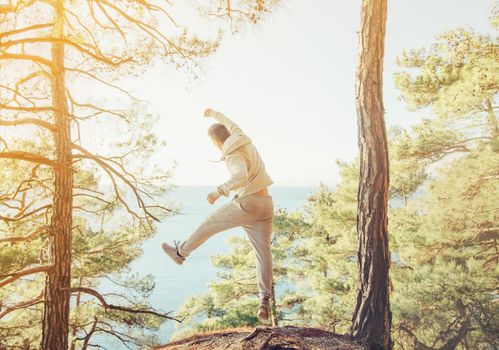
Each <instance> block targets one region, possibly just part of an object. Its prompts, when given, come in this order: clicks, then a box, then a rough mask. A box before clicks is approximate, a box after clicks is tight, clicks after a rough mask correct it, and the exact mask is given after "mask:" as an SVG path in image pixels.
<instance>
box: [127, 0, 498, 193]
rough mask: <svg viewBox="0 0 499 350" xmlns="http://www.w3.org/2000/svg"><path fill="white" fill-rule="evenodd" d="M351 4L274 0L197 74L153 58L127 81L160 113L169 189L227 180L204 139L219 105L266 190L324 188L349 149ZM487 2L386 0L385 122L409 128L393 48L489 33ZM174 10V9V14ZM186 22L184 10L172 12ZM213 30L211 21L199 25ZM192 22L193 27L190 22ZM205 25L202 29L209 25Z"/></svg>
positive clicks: (350, 155) (353, 50)
mask: <svg viewBox="0 0 499 350" xmlns="http://www.w3.org/2000/svg"><path fill="white" fill-rule="evenodd" d="M360 3H361V1H360V0H348V1H345V0H315V1H310V0H284V2H283V4H282V5H281V6H280V7H279V8H278V9H277V10H276V11H275V12H274V13H272V14H271V15H269V16H268V17H267V18H266V19H265V20H264V21H263V22H261V23H260V24H258V25H256V26H254V25H249V26H245V27H244V28H243V29H242V30H241V31H239V32H238V33H235V34H231V33H230V31H229V32H227V33H226V35H225V36H224V38H223V40H222V42H221V46H220V48H219V49H218V50H217V51H216V52H215V53H214V54H213V55H211V56H210V57H209V58H208V59H207V60H205V61H204V62H203V66H202V69H203V73H202V74H201V76H200V77H199V78H198V79H194V78H193V76H192V75H190V74H187V73H186V72H185V71H179V70H175V69H174V68H173V67H171V65H168V64H166V63H165V62H162V63H161V62H160V63H158V64H156V65H154V66H152V67H151V68H150V69H148V71H146V72H145V73H144V74H143V75H141V76H140V77H138V78H137V79H136V80H135V81H134V83H133V89H132V90H134V91H135V95H137V96H138V97H140V98H143V99H146V100H148V101H150V109H151V111H152V112H153V113H156V114H158V115H159V116H160V118H159V121H158V124H157V125H156V127H155V128H156V132H157V134H158V135H160V136H161V137H162V138H164V139H165V140H166V142H167V146H166V148H165V149H163V150H161V152H159V153H158V154H157V155H156V157H157V159H158V160H159V161H160V162H161V163H162V164H164V165H169V166H170V167H174V171H173V174H174V177H173V179H171V182H172V183H173V184H176V185H213V186H216V185H219V184H221V183H223V182H225V181H226V180H228V178H229V177H230V175H229V173H228V171H227V169H226V167H225V164H224V163H223V162H220V163H212V162H210V161H209V160H216V159H219V157H220V151H219V150H218V149H217V148H215V146H214V145H213V144H212V143H211V141H210V140H209V138H208V136H207V130H208V127H209V126H210V125H211V124H212V123H214V122H215V121H214V120H213V119H209V118H203V111H204V109H205V108H213V109H216V110H219V111H221V112H222V113H224V114H225V115H227V116H228V117H229V118H231V119H233V120H234V121H235V122H236V123H238V124H239V126H240V127H241V128H242V129H243V131H244V132H245V133H246V134H247V135H248V136H249V137H250V138H251V139H252V141H253V143H254V145H255V146H256V147H257V149H258V152H259V153H260V155H261V157H262V159H263V161H264V163H265V166H266V169H267V172H268V174H269V175H270V177H271V178H272V179H273V180H274V186H318V185H319V184H320V183H323V184H326V185H328V186H333V185H334V184H336V183H337V182H338V180H339V174H338V167H337V165H336V162H335V161H336V160H337V159H338V160H342V161H351V160H353V159H354V157H355V156H356V155H357V154H358V146H357V117H356V113H355V100H354V88H355V86H354V74H355V66H356V61H357V48H358V40H357V30H358V28H359V13H360ZM492 4H493V1H490V0H438V1H436V0H418V1H412V0H392V1H389V6H388V15H387V32H386V42H385V45H386V46H385V61H384V83H383V84H384V105H385V110H386V115H385V118H386V119H385V120H386V124H387V127H389V126H391V125H400V126H403V127H409V126H410V125H411V124H414V123H416V122H417V121H418V120H420V118H421V117H422V116H423V114H422V113H428V112H427V111H426V112H409V111H407V109H406V106H405V104H404V103H403V101H400V100H399V95H400V94H399V92H398V91H397V89H396V88H395V86H394V83H393V74H394V73H395V72H397V71H398V70H399V69H398V68H397V66H396V64H395V58H396V56H397V55H399V54H400V53H401V51H402V49H411V48H420V47H423V46H426V47H428V46H429V45H431V44H432V43H433V42H434V41H435V35H436V34H438V33H439V32H442V31H445V30H449V29H452V28H455V27H457V26H464V27H467V28H473V29H474V30H476V31H479V32H490V31H491V29H490V27H489V22H488V18H489V13H490V8H491V6H492ZM179 13H182V12H181V11H180V12H179ZM176 20H177V22H179V24H181V25H186V26H187V27H189V24H190V23H189V16H185V20H184V21H183V20H182V17H181V16H180V18H179V17H176ZM208 25H209V26H213V23H210V24H208ZM199 28H202V26H199ZM211 28H212V27H211Z"/></svg>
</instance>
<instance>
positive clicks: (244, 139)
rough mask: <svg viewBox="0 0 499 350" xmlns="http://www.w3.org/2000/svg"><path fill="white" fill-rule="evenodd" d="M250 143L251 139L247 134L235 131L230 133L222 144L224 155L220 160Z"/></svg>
mask: <svg viewBox="0 0 499 350" xmlns="http://www.w3.org/2000/svg"><path fill="white" fill-rule="evenodd" d="M249 143H251V139H250V138H249V137H248V136H247V135H245V134H240V133H234V134H232V135H230V136H229V137H227V139H226V140H225V142H224V144H223V146H222V157H221V158H220V159H219V160H218V161H222V160H224V159H225V157H226V156H227V155H228V154H231V153H232V152H234V151H235V150H237V149H238V148H240V147H243V146H246V145H247V144H249Z"/></svg>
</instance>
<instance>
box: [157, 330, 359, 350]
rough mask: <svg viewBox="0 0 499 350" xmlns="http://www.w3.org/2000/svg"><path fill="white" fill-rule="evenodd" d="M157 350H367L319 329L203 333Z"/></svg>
mask: <svg viewBox="0 0 499 350" xmlns="http://www.w3.org/2000/svg"><path fill="white" fill-rule="evenodd" d="M155 349H156V350H187V349H189V350H194V349H196V350H215V349H216V350H218V349H231V350H365V348H364V347H362V346H361V345H359V344H357V343H355V342H353V341H352V340H350V339H349V338H348V337H346V336H344V335H340V334H336V333H331V332H327V331H324V330H320V329H317V328H304V327H294V326H285V327H276V328H272V327H257V328H239V329H231V330H224V331H218V332H212V333H203V334H197V335H193V336H190V337H188V338H185V339H180V340H177V341H174V342H171V343H169V344H166V345H163V346H160V347H157V348H155Z"/></svg>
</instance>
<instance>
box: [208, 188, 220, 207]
mask: <svg viewBox="0 0 499 350" xmlns="http://www.w3.org/2000/svg"><path fill="white" fill-rule="evenodd" d="M219 197H220V193H218V191H216V190H215V191H213V192H211V193H210V194H208V197H206V199H207V200H208V203H210V204H213V203H215V201H216V200H217V199H218V198H219Z"/></svg>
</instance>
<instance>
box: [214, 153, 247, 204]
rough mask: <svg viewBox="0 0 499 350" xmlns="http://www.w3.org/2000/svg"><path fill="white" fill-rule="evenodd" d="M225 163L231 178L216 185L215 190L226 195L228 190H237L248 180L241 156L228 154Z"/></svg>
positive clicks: (244, 163)
mask: <svg viewBox="0 0 499 350" xmlns="http://www.w3.org/2000/svg"><path fill="white" fill-rule="evenodd" d="M225 164H226V165H227V169H228V170H229V172H230V174H231V178H230V179H229V180H228V181H226V182H224V183H223V184H221V185H219V186H217V191H218V193H220V194H221V195H223V196H225V197H228V196H229V193H230V191H232V190H237V189H238V188H240V187H242V186H244V185H246V184H247V182H248V169H247V167H246V162H245V161H244V159H243V158H241V157H239V156H236V155H229V156H228V157H227V159H226V162H225Z"/></svg>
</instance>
